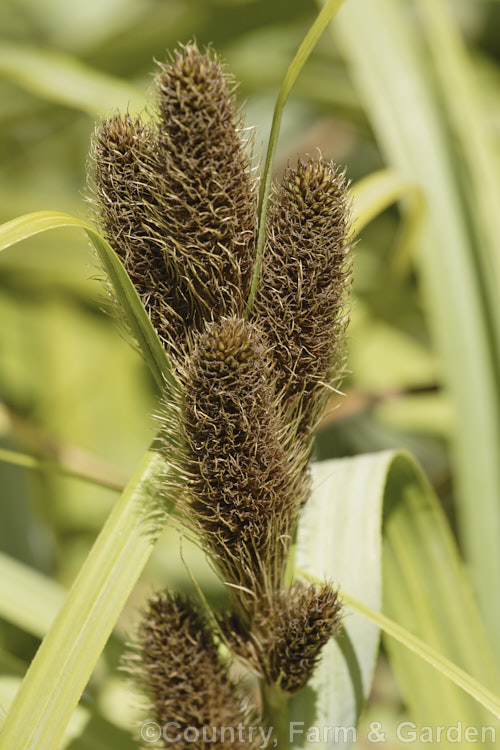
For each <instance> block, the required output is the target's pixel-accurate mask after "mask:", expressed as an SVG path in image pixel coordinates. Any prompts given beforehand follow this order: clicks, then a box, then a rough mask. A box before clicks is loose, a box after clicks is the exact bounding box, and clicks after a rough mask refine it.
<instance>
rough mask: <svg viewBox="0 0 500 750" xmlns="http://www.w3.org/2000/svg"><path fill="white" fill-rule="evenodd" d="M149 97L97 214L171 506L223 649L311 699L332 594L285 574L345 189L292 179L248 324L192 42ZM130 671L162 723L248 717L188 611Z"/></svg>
mask: <svg viewBox="0 0 500 750" xmlns="http://www.w3.org/2000/svg"><path fill="white" fill-rule="evenodd" d="M154 91H155V97H156V109H155V111H154V112H153V116H152V119H151V121H149V122H148V123H145V122H143V121H142V120H141V119H140V118H138V119H133V118H131V117H130V116H129V115H128V114H127V115H124V116H122V115H119V114H117V115H115V116H113V117H112V118H110V119H109V120H106V121H105V122H104V123H103V124H102V126H101V127H100V128H99V129H98V130H97V132H96V135H95V138H94V143H93V163H94V194H95V197H94V201H95V204H96V206H97V209H98V215H99V221H100V225H101V227H102V230H103V232H104V233H105V235H106V237H107V239H108V240H109V242H110V244H111V245H112V247H113V248H114V250H115V251H116V253H117V254H118V256H119V257H120V259H121V260H122V262H123V264H124V266H125V268H126V270H127V272H128V274H129V276H130V278H131V280H132V282H133V284H134V286H135V288H136V290H137V292H138V294H139V296H140V297H141V300H142V302H143V304H144V306H145V308H146V310H147V312H148V314H149V316H150V318H151V321H152V323H153V325H154V327H155V329H156V330H157V332H158V335H159V337H160V339H161V341H162V343H163V345H164V346H165V348H166V351H167V353H168V354H169V355H170V357H171V358H172V360H173V368H174V371H175V377H176V379H177V381H178V384H179V394H178V395H179V397H178V398H177V399H174V398H173V397H172V394H171V393H168V394H166V395H165V410H164V411H165V416H164V424H163V430H162V431H163V437H164V444H165V451H164V453H165V457H166V459H167V460H168V461H169V463H170V465H171V470H170V472H169V474H168V476H167V477H166V478H165V494H166V495H169V497H172V490H174V492H175V496H176V499H177V511H178V513H179V515H180V516H181V517H182V518H183V523H185V525H186V526H187V527H188V528H189V529H190V530H192V531H193V532H194V533H195V535H196V537H197V539H198V540H199V541H200V543H201V545H202V546H203V548H204V549H205V550H206V552H207V554H208V555H209V557H210V558H211V560H212V562H213V564H214V566H215V568H216V569H217V571H218V572H219V574H220V576H221V577H222V579H223V580H224V582H225V583H226V584H227V585H228V586H229V591H230V601H231V606H232V611H231V612H230V614H229V615H228V616H220V617H219V625H220V632H221V633H222V634H223V635H224V639H225V641H226V643H227V644H229V645H230V646H231V647H232V649H233V650H234V653H235V654H237V655H238V656H239V657H240V658H241V659H242V660H243V661H244V662H246V664H247V666H249V667H250V668H251V669H252V670H253V671H254V672H256V673H257V674H258V675H259V676H260V677H261V678H262V680H263V682H264V683H265V685H266V686H268V687H269V688H270V691H271V692H273V691H275V693H276V695H280V696H281V695H285V696H286V694H288V693H294V692H296V691H297V690H300V689H301V688H302V687H304V685H306V683H307V682H308V680H309V678H310V677H311V675H312V673H313V670H314V667H315V665H316V663H317V661H318V658H319V654H320V651H321V648H322V647H323V646H324V645H325V643H326V642H327V641H328V639H329V638H330V637H332V636H333V635H335V634H337V632H338V628H339V621H340V609H341V605H340V603H339V601H338V598H337V593H336V592H335V590H334V589H333V588H332V586H331V585H330V584H324V585H322V586H306V585H302V584H293V585H291V586H290V584H289V583H288V581H287V575H286V573H287V570H286V568H287V561H288V557H289V552H290V548H291V544H292V541H293V536H294V533H295V530H296V524H297V518H298V513H299V510H300V508H301V506H302V505H303V504H304V503H305V501H306V499H307V495H308V492H309V471H308V469H309V463H308V462H309V454H310V449H311V441H312V431H313V429H314V427H315V425H316V423H317V421H318V419H319V417H320V415H321V412H322V410H323V408H324V406H325V404H326V401H327V399H328V396H329V393H330V391H331V389H332V388H334V387H335V386H337V385H338V384H339V382H340V379H341V377H342V371H343V367H344V345H343V341H344V331H345V326H346V320H347V318H346V312H345V308H346V294H347V288H348V281H349V263H348V261H347V253H348V249H349V212H348V200H347V189H346V184H345V178H344V174H343V173H342V172H339V170H338V169H337V168H336V167H335V166H334V165H331V164H329V163H327V162H325V161H324V160H323V159H321V158H318V159H308V160H306V161H299V163H298V166H297V167H296V168H289V169H287V170H286V172H285V174H284V177H283V179H282V181H281V183H280V185H279V186H278V187H276V188H274V192H273V196H272V201H271V208H270V211H269V216H268V221H267V227H266V241H265V247H264V255H263V263H262V273H261V278H260V280H259V284H258V287H257V292H256V297H255V303H254V305H253V309H252V311H251V314H250V318H249V320H245V319H244V310H245V303H246V299H247V295H248V292H249V288H250V280H251V276H252V273H253V270H254V264H255V257H254V255H255V247H254V245H255V226H256V205H255V184H254V181H253V179H252V178H251V177H250V174H251V170H250V162H249V157H248V156H247V154H246V152H245V150H244V143H243V141H242V138H241V131H242V120H241V117H240V115H239V114H238V111H237V109H236V107H235V97H234V82H233V79H232V78H231V77H230V76H228V75H227V74H226V73H225V72H224V71H223V69H222V67H221V65H220V62H219V61H218V59H217V57H216V56H215V54H214V53H213V52H211V51H207V52H205V53H200V52H199V50H198V49H197V47H196V46H195V45H194V44H189V45H187V46H185V47H182V48H180V49H179V50H178V51H176V52H175V53H174V55H173V57H172V59H171V60H170V61H169V62H168V63H166V64H160V65H159V70H158V72H157V75H156V79H155V87H154ZM174 402H175V403H174ZM129 661H130V663H131V664H132V671H133V673H134V675H135V677H136V679H137V680H138V682H139V683H140V684H141V685H142V687H143V690H144V692H145V693H146V695H147V696H148V698H149V700H150V703H151V710H152V713H153V715H154V717H155V719H156V720H157V721H158V723H160V724H164V723H166V722H169V721H178V722H179V724H180V725H181V727H188V726H195V727H199V728H202V727H211V726H229V727H231V726H236V725H237V724H239V723H240V722H243V723H244V722H245V721H246V719H247V718H248V717H247V715H246V713H245V711H244V710H243V708H242V702H241V692H240V687H239V686H237V685H235V684H234V683H233V682H232V681H231V680H230V678H229V677H228V673H227V665H225V664H224V663H223V662H221V661H220V659H219V655H218V648H217V644H216V642H215V640H214V636H213V633H212V631H211V628H210V626H209V623H208V620H207V619H206V616H205V615H204V614H203V613H202V612H201V610H200V609H199V608H198V607H196V606H195V605H194V604H193V603H192V602H191V601H190V600H188V599H186V598H184V597H178V596H169V595H160V596H157V597H154V598H153V599H152V600H151V601H150V602H149V604H148V605H147V607H146V609H145V611H144V613H143V616H142V619H141V624H140V628H139V636H138V644H137V647H136V650H135V653H134V655H131V656H130V659H129ZM205 745H206V743H204V742H203V741H201V743H198V744H197V745H194V747H196V748H199V750H205ZM187 746H188V745H186V747H187ZM189 746H190V747H191V746H193V745H192V743H190V744H189ZM209 746H210V747H215V748H218V747H222V746H223V743H222V744H220V743H219V744H217V741H216V742H215V743H214V742H211V743H210V745H207V747H209ZM245 746H248V743H246V745H245ZM176 747H179V748H182V747H184V745H183V744H182V743H181V744H179V743H177V744H176ZM236 747H239V745H238V744H237V745H236Z"/></svg>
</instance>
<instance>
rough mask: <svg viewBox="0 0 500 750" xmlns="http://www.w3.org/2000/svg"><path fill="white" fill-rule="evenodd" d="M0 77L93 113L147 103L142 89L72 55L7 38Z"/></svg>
mask: <svg viewBox="0 0 500 750" xmlns="http://www.w3.org/2000/svg"><path fill="white" fill-rule="evenodd" d="M0 76H1V77H3V78H7V79H8V80H11V81H15V82H16V83H18V84H20V85H21V86H23V87H24V88H26V89H27V90H28V91H31V92H32V93H34V94H37V95H38V96H41V97H43V98H44V99H49V100H50V101H53V102H57V103H58V104H64V105H65V106H67V107H74V108H75V109H80V110H83V111H84V112H88V113H89V114H91V115H92V116H96V115H106V114H111V113H113V112H114V111H115V110H117V109H121V110H127V109H128V110H129V111H131V112H137V111H139V110H142V109H143V108H144V106H145V104H146V101H145V98H144V94H143V93H142V91H140V90H139V89H136V88H135V87H134V86H132V85H131V84H128V83H127V82H126V81H123V80H121V79H119V78H114V77H113V76H111V75H108V74H106V73H101V72H100V71H97V70H93V69H92V68H90V67H88V66H87V65H85V64H84V63H82V62H80V61H79V60H77V59H76V58H74V57H71V55H68V54H66V53H64V52H58V51H55V50H50V49H41V48H37V47H32V46H27V45H22V44H13V43H9V42H6V41H5V40H4V41H2V42H1V44H0Z"/></svg>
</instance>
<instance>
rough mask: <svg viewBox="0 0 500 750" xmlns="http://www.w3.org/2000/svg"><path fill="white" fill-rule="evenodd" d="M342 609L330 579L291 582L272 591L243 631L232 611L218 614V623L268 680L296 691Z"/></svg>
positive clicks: (334, 628) (337, 625)
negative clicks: (319, 582) (312, 582)
mask: <svg viewBox="0 0 500 750" xmlns="http://www.w3.org/2000/svg"><path fill="white" fill-rule="evenodd" d="M341 612H342V604H341V602H340V601H339V598H338V594H337V591H336V590H335V589H334V588H333V587H332V586H331V585H330V584H329V583H324V584H322V585H321V586H315V585H309V586H306V585H304V584H302V583H295V584H294V585H293V586H292V588H291V589H290V590H282V591H278V592H276V594H275V596H274V599H273V601H272V602H270V603H269V604H267V605H264V606H262V607H261V608H260V609H259V610H258V612H257V614H256V617H255V620H254V622H253V623H252V626H251V629H248V630H247V631H246V632H245V629H244V627H242V625H241V622H240V621H239V620H238V618H237V617H235V616H234V615H232V616H229V617H226V618H224V617H222V618H221V620H220V624H221V628H222V630H223V631H224V632H225V634H226V637H227V639H228V641H229V642H230V643H231V646H232V648H233V650H234V652H235V653H237V654H238V655H239V656H240V657H241V658H242V659H243V660H244V661H246V662H248V663H249V664H250V665H251V666H252V667H253V668H254V669H255V670H256V671H257V672H258V673H259V674H260V675H261V677H262V678H263V680H264V681H265V682H266V683H267V684H268V685H276V686H279V687H280V688H281V690H283V691H285V692H288V693H295V692H297V691H298V690H300V689H301V688H303V687H304V686H305V685H306V684H307V683H308V682H309V680H310V678H311V677H312V674H313V672H314V669H315V667H316V665H317V663H318V660H319V657H320V654H321V649H322V648H323V646H325V644H326V643H327V642H328V641H329V639H330V638H332V637H333V636H336V635H337V634H338V632H339V628H340V620H341Z"/></svg>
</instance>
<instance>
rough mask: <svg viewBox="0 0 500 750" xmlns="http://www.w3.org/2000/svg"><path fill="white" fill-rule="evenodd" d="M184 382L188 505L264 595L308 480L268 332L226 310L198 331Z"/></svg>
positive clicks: (236, 573)
mask: <svg viewBox="0 0 500 750" xmlns="http://www.w3.org/2000/svg"><path fill="white" fill-rule="evenodd" d="M181 380H182V383H183V386H184V393H185V396H184V409H183V414H182V419H181V421H182V429H183V437H184V442H185V446H186V457H185V466H186V470H187V496H186V500H185V508H184V513H185V515H186V517H188V518H190V519H191V520H192V523H193V525H194V528H195V529H196V530H197V532H198V534H199V536H200V538H201V539H202V541H203V544H204V546H205V548H206V550H207V551H208V552H209V554H210V556H211V557H212V559H213V560H214V562H215V564H216V566H217V568H218V569H219V571H220V573H221V574H222V576H223V578H225V580H226V581H227V582H228V583H230V584H233V585H236V586H242V587H245V588H246V589H250V590H251V592H253V594H254V596H255V597H256V599H258V598H259V597H260V596H262V595H265V594H269V592H271V591H272V590H274V589H276V588H279V586H280V585H281V581H282V577H283V575H284V562H285V560H286V557H287V552H288V550H289V547H290V543H291V539H292V535H293V532H294V529H295V523H296V517H297V512H298V509H299V507H300V504H301V503H302V501H303V498H304V494H305V492H306V487H305V486H304V480H303V477H302V475H303V471H302V469H303V467H302V466H300V465H299V464H298V463H297V459H296V457H295V455H294V453H293V452H285V450H284V448H283V445H282V442H281V431H280V423H279V414H278V411H277V405H276V398H275V393H274V390H273V381H272V378H271V377H270V368H269V362H268V357H267V353H266V350H265V348H264V347H263V344H262V341H261V338H260V336H259V332H258V331H257V329H256V328H255V326H253V325H252V324H250V323H246V322H245V321H243V320H239V319H234V318H224V319H222V320H221V321H220V322H219V323H214V324H210V325H208V326H207V329H206V331H205V332H204V333H203V334H202V335H200V336H198V338H197V341H196V344H195V348H194V350H193V353H192V354H191V356H190V357H189V358H188V360H187V362H186V364H185V367H184V370H183V372H181Z"/></svg>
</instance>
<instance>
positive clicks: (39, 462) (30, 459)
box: [0, 448, 124, 490]
mask: <svg viewBox="0 0 500 750" xmlns="http://www.w3.org/2000/svg"><path fill="white" fill-rule="evenodd" d="M0 461H2V462H4V463H8V464H12V465H13V466H22V467H23V468H25V469H47V468H48V469H52V470H53V471H58V472H59V473H60V474H64V475H65V476H68V477H74V478H75V479H81V480H83V481H84V482H89V483H90V484H96V485H98V486H100V487H107V488H108V489H111V490H123V489H124V482H121V481H120V479H119V478H118V477H117V476H114V475H113V476H107V475H105V474H104V473H97V472H95V471H92V470H89V469H86V468H84V467H83V466H79V467H76V466H70V465H68V464H65V463H60V462H56V461H51V460H47V459H43V458H38V457H37V456H29V455H27V454H26V453H19V452H18V451H11V450H8V449H6V448H0ZM113 474H115V472H113ZM116 474H118V472H116Z"/></svg>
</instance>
